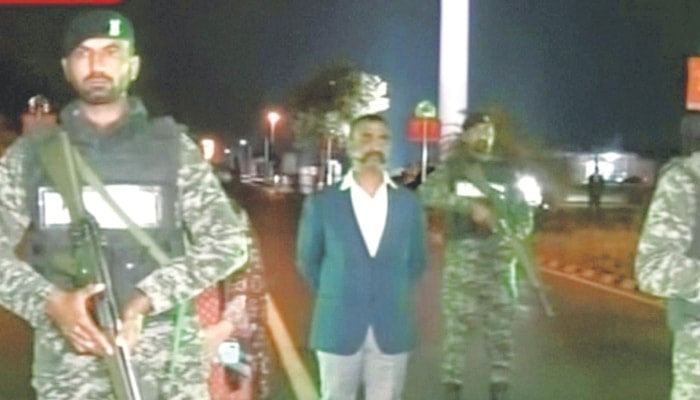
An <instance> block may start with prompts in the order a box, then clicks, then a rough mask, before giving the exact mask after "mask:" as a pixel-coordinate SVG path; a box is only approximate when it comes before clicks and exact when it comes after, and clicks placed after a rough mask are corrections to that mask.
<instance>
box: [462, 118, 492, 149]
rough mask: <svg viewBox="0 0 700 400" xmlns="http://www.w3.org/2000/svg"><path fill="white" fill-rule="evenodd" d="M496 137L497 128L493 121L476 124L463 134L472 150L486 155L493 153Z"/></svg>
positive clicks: (463, 138) (465, 141)
mask: <svg viewBox="0 0 700 400" xmlns="http://www.w3.org/2000/svg"><path fill="white" fill-rule="evenodd" d="M495 139H496V128H495V127H494V126H493V123H491V122H483V123H480V124H476V125H474V126H472V127H470V128H468V129H467V130H466V131H464V134H463V136H462V140H464V143H466V144H467V147H468V148H469V150H470V151H472V152H474V153H477V154H484V155H490V154H491V151H492V150H493V143H494V141H495Z"/></svg>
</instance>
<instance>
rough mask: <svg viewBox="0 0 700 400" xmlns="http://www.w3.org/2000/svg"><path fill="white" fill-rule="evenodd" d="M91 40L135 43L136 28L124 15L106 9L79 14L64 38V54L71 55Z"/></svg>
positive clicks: (72, 21) (70, 24) (69, 26)
mask: <svg viewBox="0 0 700 400" xmlns="http://www.w3.org/2000/svg"><path fill="white" fill-rule="evenodd" d="M90 38H113V39H124V40H128V41H130V42H132V43H133V42H134V26H133V25H132V24H131V21H129V19H128V18H126V17H125V16H124V15H122V14H120V13H118V12H116V11H112V10H106V9H97V10H90V11H86V12H83V13H81V14H78V16H76V17H75V18H73V20H71V22H70V23H69V24H68V28H67V29H66V34H65V36H64V38H63V54H65V55H68V54H70V52H71V51H73V49H75V48H76V47H77V46H78V45H80V43H82V42H83V41H84V40H86V39H90Z"/></svg>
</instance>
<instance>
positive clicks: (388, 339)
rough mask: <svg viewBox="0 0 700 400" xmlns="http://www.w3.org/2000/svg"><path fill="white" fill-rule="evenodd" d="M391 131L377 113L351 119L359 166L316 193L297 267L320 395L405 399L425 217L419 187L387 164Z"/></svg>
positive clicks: (302, 229)
mask: <svg viewBox="0 0 700 400" xmlns="http://www.w3.org/2000/svg"><path fill="white" fill-rule="evenodd" d="M389 143H390V132H389V128H388V126H387V123H386V121H385V120H384V119H383V118H382V117H381V116H379V115H374V114H372V115H366V116H362V117H360V118H358V119H356V120H355V121H353V123H352V124H351V129H350V137H349V140H348V154H349V156H350V158H351V161H352V169H351V170H350V172H349V173H348V174H347V175H346V176H345V177H344V179H343V180H342V181H341V182H340V183H339V184H336V185H334V186H331V187H328V188H326V189H324V190H323V191H321V192H319V193H316V194H314V195H311V196H309V197H308V198H307V199H306V200H305V202H304V206H303V211H302V216H301V221H300V225H299V233H298V237H297V268H298V269H299V272H300V273H301V274H302V275H303V277H304V278H305V279H306V281H307V282H308V284H309V285H310V287H311V289H312V290H313V292H314V294H315V297H316V298H315V307H314V312H313V317H312V322H311V332H310V338H309V342H310V343H309V344H310V346H311V347H312V348H314V349H315V350H316V353H317V357H318V361H319V373H320V378H321V399H323V400H326V399H333V400H344V399H348V400H355V398H356V394H357V391H358V389H359V387H360V386H364V388H365V399H366V400H393V399H400V398H401V392H402V388H403V383H404V380H405V375H406V366H407V363H408V356H409V352H410V350H411V349H413V347H414V346H415V344H416V337H417V333H416V326H415V312H414V304H413V303H414V289H415V286H416V283H417V281H418V279H419V278H420V276H421V273H422V272H423V270H424V268H425V265H426V224H425V216H424V212H423V209H422V208H421V205H420V203H419V201H418V199H417V198H416V197H415V195H414V193H413V192H411V191H409V190H408V189H405V188H402V187H398V186H397V185H396V184H395V183H393V182H392V181H391V179H390V178H389V175H388V173H387V172H386V160H387V155H388V151H389Z"/></svg>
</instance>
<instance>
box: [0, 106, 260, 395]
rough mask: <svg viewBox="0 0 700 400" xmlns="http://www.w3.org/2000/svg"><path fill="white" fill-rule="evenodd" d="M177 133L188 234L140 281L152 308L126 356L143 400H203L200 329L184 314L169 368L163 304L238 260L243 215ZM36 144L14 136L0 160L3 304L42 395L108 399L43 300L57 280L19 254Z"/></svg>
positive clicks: (187, 294) (243, 247) (93, 361)
mask: <svg viewBox="0 0 700 400" xmlns="http://www.w3.org/2000/svg"><path fill="white" fill-rule="evenodd" d="M69 107H71V106H69ZM64 111H65V110H64ZM70 111H72V112H64V113H62V121H63V122H64V123H65V122H66V120H67V119H68V120H70V119H71V118H77V117H76V116H77V115H78V114H79V113H78V112H76V111H75V109H72V110H70ZM134 114H140V117H141V118H146V117H147V113H146V111H145V108H143V106H142V105H141V102H140V101H139V100H138V99H130V111H129V116H128V118H132V117H133V116H134ZM73 122H76V121H73ZM173 134H174V135H179V142H180V147H179V148H180V156H181V158H180V167H179V169H178V171H177V187H178V191H179V193H180V194H179V198H178V199H177V201H178V202H179V204H180V207H181V212H180V215H181V217H182V222H183V224H184V229H186V230H187V234H188V238H189V239H190V240H189V245H188V246H187V250H186V253H185V255H184V256H181V257H173V258H172V259H171V261H170V263H169V264H168V265H165V266H163V267H162V268H159V269H157V270H155V271H154V272H152V273H151V274H150V275H148V276H147V277H146V278H144V279H143V280H141V281H140V282H139V283H138V284H137V287H138V289H140V290H141V291H143V292H144V293H146V294H147V295H148V297H149V299H150V300H151V303H152V307H153V311H152V314H151V315H149V316H147V317H146V321H145V324H144V328H143V332H142V339H141V341H140V342H139V344H138V345H137V346H136V347H135V348H134V349H133V351H132V356H133V363H134V366H135V368H136V372H137V375H138V377H139V379H140V381H141V384H142V391H144V395H145V396H144V398H149V399H150V398H158V399H197V400H199V399H206V398H208V393H207V387H206V374H207V372H208V371H207V366H206V363H205V360H204V355H203V354H202V349H201V344H202V335H201V332H200V329H199V326H198V325H197V323H196V321H195V319H194V317H193V315H192V313H191V312H188V313H186V316H185V318H184V321H183V330H182V338H181V341H180V350H179V352H178V357H177V358H176V359H175V360H174V363H173V365H174V373H173V374H172V375H170V374H169V373H168V371H167V369H168V366H169V365H170V363H171V362H172V361H173V360H171V358H172V357H171V355H172V353H171V348H172V344H173V330H174V329H173V328H174V324H173V321H172V317H169V316H167V315H168V313H167V311H171V310H172V309H173V308H174V307H175V306H176V305H177V304H178V303H181V302H183V301H186V300H188V299H191V298H192V297H193V296H195V295H197V294H198V293H199V292H201V291H202V290H203V289H204V288H206V287H207V286H209V285H211V284H212V283H213V282H216V281H218V280H221V279H222V278H224V277H226V276H227V275H229V274H231V273H232V272H233V271H234V270H236V269H238V268H240V267H242V266H243V265H244V263H245V261H246V260H247V257H248V245H249V235H248V221H247V217H246V215H245V213H244V212H242V211H241V210H238V209H236V210H235V211H234V210H233V209H232V207H231V201H230V200H229V199H228V198H227V197H226V195H225V193H224V192H223V191H222V190H221V187H220V184H219V182H218V181H217V179H216V178H215V176H214V175H213V174H212V172H211V169H210V166H209V165H208V164H207V163H205V162H204V161H203V160H202V158H201V156H200V154H199V150H198V148H197V147H196V145H195V144H194V143H193V142H192V141H191V140H190V139H189V138H188V137H187V136H186V135H185V133H184V132H173ZM32 143H33V141H32V140H31V136H30V137H22V138H20V139H19V140H18V141H17V142H16V143H15V144H14V145H13V146H12V147H11V148H10V149H9V150H8V152H7V153H6V155H5V156H4V157H3V158H2V159H1V160H0V231H1V232H2V234H0V305H2V306H4V307H6V308H7V309H9V310H11V311H12V312H13V313H15V314H16V315H18V316H19V317H21V318H23V319H25V320H26V321H27V322H28V323H29V324H30V325H31V326H32V327H33V328H34V364H33V379H32V384H33V386H34V388H35V389H36V391H37V395H38V399H50V400H62V399H65V400H69V399H70V400H72V399H85V400H105V399H113V395H112V393H111V387H110V382H109V378H108V377H107V374H106V370H105V368H104V366H103V364H102V363H101V362H100V360H99V359H98V358H96V357H93V356H89V355H79V354H76V353H75V352H74V351H73V350H72V348H71V347H70V345H69V343H68V342H66V341H65V340H64V339H63V337H62V336H61V334H60V333H59V331H58V330H57V329H56V328H55V327H54V326H53V324H52V323H51V321H50V320H49V319H48V318H47V316H46V314H45V312H44V309H45V304H46V297H47V295H48V294H49V292H50V290H51V288H52V287H53V284H52V283H51V282H49V281H48V280H47V279H45V278H44V276H42V275H40V274H39V273H37V272H36V270H35V269H34V268H32V266H30V265H29V264H27V263H26V262H24V261H21V260H20V259H19V258H18V257H17V256H16V254H15V246H16V244H17V243H18V242H19V241H20V238H21V237H22V235H23V233H24V232H25V230H26V229H27V227H28V226H29V225H30V224H32V223H36V221H32V220H31V218H30V215H31V214H30V212H29V205H28V204H27V196H28V193H27V190H26V188H25V187H24V182H23V176H24V173H25V172H26V171H24V169H25V168H26V166H27V165H28V164H27V163H26V160H25V157H27V154H29V153H31V151H30V148H29V146H31V145H32ZM146 156H153V155H152V154H149V155H146ZM36 167H37V168H40V165H36ZM183 233H184V232H183ZM170 314H172V313H170Z"/></svg>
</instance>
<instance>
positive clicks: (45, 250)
mask: <svg viewBox="0 0 700 400" xmlns="http://www.w3.org/2000/svg"><path fill="white" fill-rule="evenodd" d="M133 114H134V113H130V115H129V118H127V121H126V122H125V123H124V124H123V125H122V126H120V127H117V128H116V129H115V133H113V134H111V135H109V136H98V135H96V134H95V133H94V132H90V130H91V129H92V128H91V127H89V126H86V124H85V123H84V122H82V121H81V120H79V119H78V117H76V118H74V119H71V118H70V116H68V119H67V121H66V120H64V122H63V123H62V128H63V129H65V130H66V131H67V132H69V136H70V138H71V142H72V143H73V145H74V146H76V147H77V148H78V150H79V151H80V153H81V155H82V156H83V158H84V159H85V161H86V162H87V163H88V164H89V165H90V167H91V168H92V169H93V170H94V171H95V172H96V173H97V175H98V176H99V177H100V179H101V180H102V182H103V183H104V185H105V186H109V185H138V186H147V187H149V188H151V189H153V188H157V190H158V192H159V193H160V199H161V201H160V205H161V206H160V207H159V210H158V214H159V218H158V223H157V224H156V226H152V227H148V228H144V230H145V231H146V232H148V233H149V234H150V235H151V236H152V238H153V239H154V240H155V241H156V242H157V243H158V244H159V245H160V246H161V248H162V249H163V250H164V251H165V252H166V253H167V254H168V255H170V256H171V257H175V256H180V255H182V254H184V237H183V228H182V223H181V221H182V218H181V217H180V213H181V210H180V209H179V203H178V199H179V196H178V188H177V172H178V168H179V167H180V136H179V135H180V133H181V132H182V129H179V127H178V125H177V124H175V122H174V121H173V120H172V119H171V118H162V119H155V120H153V121H152V122H150V121H148V118H147V115H146V114H145V110H144V112H143V113H135V114H136V115H133ZM74 115H76V114H74ZM26 159H27V162H29V163H32V164H34V165H27V166H26V168H25V171H27V175H26V180H25V182H26V189H27V196H28V201H29V203H28V204H30V205H31V217H32V225H31V227H30V234H31V236H30V243H31V247H30V249H29V254H28V257H29V262H30V264H31V265H32V266H33V267H34V268H35V269H36V270H37V271H38V272H39V273H41V274H42V275H44V276H45V277H46V278H47V279H48V280H50V281H51V282H53V283H54V284H56V285H58V286H60V287H64V288H72V287H75V286H76V283H75V272H76V268H75V265H74V263H72V256H71V250H70V249H71V246H70V238H69V234H68V226H67V225H57V224H54V225H50V226H46V225H43V226H42V223H41V215H42V210H41V208H42V206H43V204H42V197H41V196H40V192H41V191H43V190H46V189H45V188H46V187H51V186H52V184H51V182H50V181H49V178H48V177H47V176H46V174H45V173H44V171H43V170H42V168H41V167H40V165H41V164H40V162H39V161H38V158H37V157H35V156H34V157H27V158H26ZM42 188H43V189H42ZM120 206H121V207H125V206H126V205H124V204H120ZM133 206H134V205H133V204H132V205H131V207H133ZM136 207H138V205H136ZM98 220H99V219H98ZM102 232H103V236H104V239H105V242H106V246H105V249H104V251H105V256H106V258H107V262H108V264H109V267H110V272H111V279H112V284H113V289H114V292H115V294H116V297H117V301H118V302H119V303H120V305H123V304H124V302H125V301H126V300H127V299H128V298H129V297H130V295H131V293H132V291H133V290H134V287H135V285H136V284H137V283H138V282H139V281H140V280H141V279H143V278H144V277H146V276H147V275H148V274H150V273H151V272H152V271H153V270H154V269H156V268H158V265H157V263H156V261H155V260H153V258H152V257H151V256H150V255H149V253H148V251H147V250H146V249H145V248H144V247H143V246H142V245H141V244H139V243H138V242H137V241H136V240H135V239H134V238H133V236H132V235H131V234H130V233H129V231H128V230H126V229H102Z"/></svg>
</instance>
